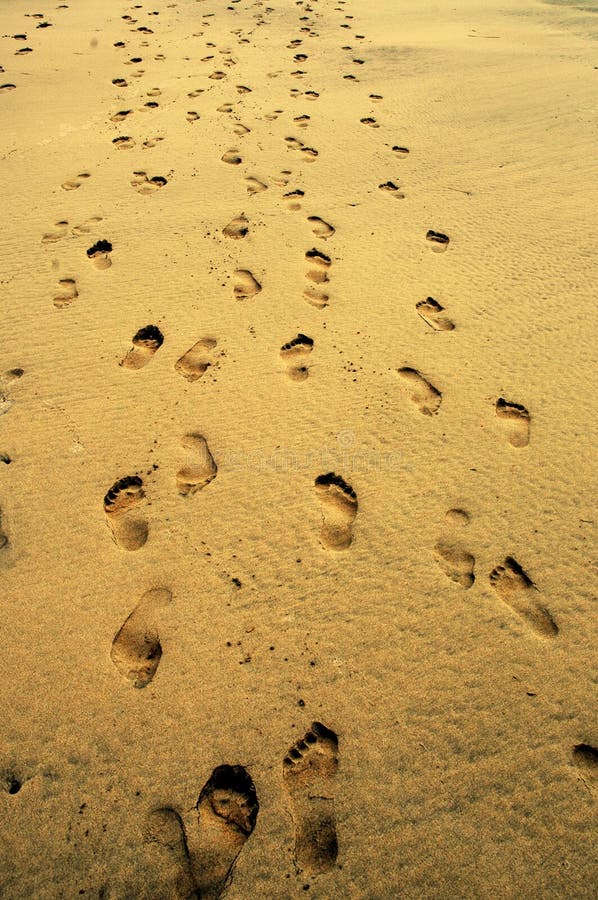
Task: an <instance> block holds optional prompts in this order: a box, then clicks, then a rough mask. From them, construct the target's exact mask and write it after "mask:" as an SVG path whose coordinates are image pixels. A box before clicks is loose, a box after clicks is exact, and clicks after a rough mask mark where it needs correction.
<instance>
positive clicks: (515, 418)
mask: <svg viewBox="0 0 598 900" xmlns="http://www.w3.org/2000/svg"><path fill="white" fill-rule="evenodd" d="M496 415H497V416H498V418H499V419H500V420H501V422H502V424H503V425H505V426H506V428H507V432H508V438H509V443H510V444H511V446H512V447H527V445H528V444H529V427H530V414H529V413H528V411H527V409H526V408H525V406H521V404H520V403H511V402H509V401H508V400H504V399H503V398H502V397H499V399H498V400H497V401H496Z"/></svg>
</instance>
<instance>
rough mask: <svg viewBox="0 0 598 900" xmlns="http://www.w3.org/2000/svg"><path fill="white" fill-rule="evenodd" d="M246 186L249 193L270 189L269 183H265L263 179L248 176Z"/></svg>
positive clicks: (258, 192)
mask: <svg viewBox="0 0 598 900" xmlns="http://www.w3.org/2000/svg"><path fill="white" fill-rule="evenodd" d="M245 186H246V188H247V193H248V194H260V193H261V192H262V191H267V190H268V185H267V184H264V182H263V181H259V180H258V179H257V178H252V177H250V178H246V179H245Z"/></svg>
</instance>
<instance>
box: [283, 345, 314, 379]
mask: <svg viewBox="0 0 598 900" xmlns="http://www.w3.org/2000/svg"><path fill="white" fill-rule="evenodd" d="M313 348H314V342H313V339H312V338H310V337H307V335H306V334H298V335H297V337H295V338H293V339H292V340H291V341H288V342H287V343H286V344H283V346H282V347H281V348H280V355H281V357H282V358H283V359H284V361H285V362H286V363H287V375H288V376H289V378H290V379H291V381H305V379H306V378H307V377H308V376H309V369H308V367H307V366H306V365H305V358H306V357H307V356H308V355H309V354H310V353H311V352H312V350H313Z"/></svg>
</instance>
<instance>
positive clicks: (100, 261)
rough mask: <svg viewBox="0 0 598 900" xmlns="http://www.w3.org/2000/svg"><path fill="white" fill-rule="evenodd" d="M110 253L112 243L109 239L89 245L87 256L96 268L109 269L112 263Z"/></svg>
mask: <svg viewBox="0 0 598 900" xmlns="http://www.w3.org/2000/svg"><path fill="white" fill-rule="evenodd" d="M111 253H112V244H111V243H110V241H96V243H95V244H94V245H93V247H90V248H89V250H88V251H87V256H88V258H89V259H90V260H91V261H92V262H93V264H94V266H95V267H96V268H97V269H109V268H110V266H111V265H112V260H111V259H110V254H111Z"/></svg>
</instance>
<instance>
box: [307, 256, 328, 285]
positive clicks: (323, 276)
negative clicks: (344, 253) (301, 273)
mask: <svg viewBox="0 0 598 900" xmlns="http://www.w3.org/2000/svg"><path fill="white" fill-rule="evenodd" d="M305 258H306V260H307V261H308V262H309V263H311V265H312V266H313V267H314V268H312V269H309V270H308V271H307V273H306V275H305V277H306V278H308V279H309V280H310V281H313V282H314V283H315V284H324V283H325V282H327V281H329V280H330V279H329V277H328V269H329V268H330V266H331V264H332V262H331V259H330V257H329V256H326V254H325V253H322V252H321V251H320V250H316V249H315V248H314V249H313V250H308V251H307V253H306V254H305Z"/></svg>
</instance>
